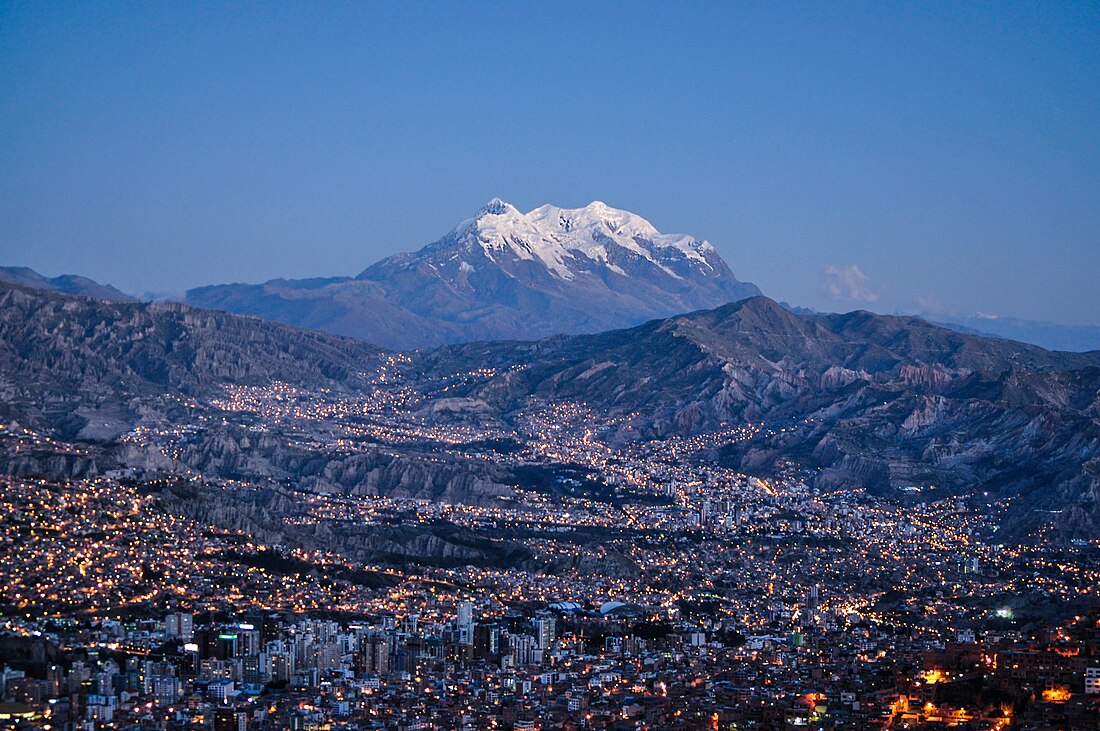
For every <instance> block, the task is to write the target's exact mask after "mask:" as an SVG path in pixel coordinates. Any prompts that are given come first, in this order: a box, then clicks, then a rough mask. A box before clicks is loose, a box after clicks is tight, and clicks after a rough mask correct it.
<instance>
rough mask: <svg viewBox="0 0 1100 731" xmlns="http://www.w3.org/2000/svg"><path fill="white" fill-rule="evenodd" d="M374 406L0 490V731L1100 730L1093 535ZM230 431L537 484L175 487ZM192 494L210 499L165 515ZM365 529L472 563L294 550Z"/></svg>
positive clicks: (298, 400) (536, 426)
mask: <svg viewBox="0 0 1100 731" xmlns="http://www.w3.org/2000/svg"><path fill="white" fill-rule="evenodd" d="M395 365H399V364H396V363H395ZM463 377H466V375H465V374H464V375H463V376H459V377H456V378H463ZM387 382H388V383H387ZM378 384H379V387H378V388H377V389H376V390H374V391H373V392H371V393H370V394H369V395H367V396H353V395H347V394H337V393H332V392H325V391H304V390H301V389H295V388H292V387H290V386H288V385H286V384H278V383H277V384H273V385H272V386H270V387H267V388H259V387H247V388H238V387H230V388H228V389H227V390H226V392H225V395H224V396H223V397H219V398H217V399H214V400H213V402H212V404H211V406H212V407H213V410H211V409H209V408H206V407H203V406H202V405H201V404H198V403H195V404H190V405H188V408H189V409H190V410H191V411H192V412H193V417H192V418H191V419H190V420H182V421H176V422H174V423H172V424H167V423H165V424H157V423H155V422H150V423H148V424H144V425H142V426H140V427H139V428H136V429H134V430H133V431H131V432H130V433H128V434H125V435H122V436H121V437H120V441H121V442H123V443H129V444H135V445H142V446H143V448H155V449H156V450H158V451H159V452H160V453H161V454H162V455H163V456H164V458H165V462H164V463H163V466H161V467H158V468H156V469H127V470H121V471H120V470H116V471H114V472H111V473H110V474H104V475H103V476H100V477H97V478H93V479H83V480H75V481H67V482H58V481H47V480H41V479H17V478H9V479H6V480H5V481H3V483H2V484H0V511H2V514H3V515H4V524H3V525H4V533H3V536H2V539H3V544H4V550H3V553H4V555H5V556H6V557H7V560H6V561H5V562H4V563H3V565H0V587H2V593H3V594H2V595H3V601H4V605H3V609H4V620H3V621H4V625H3V638H2V641H0V647H3V648H4V656H5V658H8V662H9V664H8V665H7V666H6V667H5V668H4V670H3V673H4V675H3V688H4V699H5V704H4V705H3V706H2V707H0V708H2V711H0V712H2V714H3V715H4V718H6V719H7V722H8V723H10V724H12V725H16V726H18V727H20V728H43V729H45V728H74V729H75V728H80V729H88V730H89V731H92V730H94V729H100V728H123V729H125V728H135V729H138V728H140V729H190V728H203V727H206V728H214V729H217V730H218V731H220V730H221V729H229V728H232V729H235V730H236V729H283V728H287V729H325V728H348V729H354V728H359V729H370V728H376V729H480V728H501V729H547V730H550V729H584V728H590V729H611V728H613V729H665V728H668V729H711V728H720V729H751V728H759V729H771V728H796V727H807V728H811V727H812V728H822V729H842V728H851V729H857V728H940V727H944V726H956V727H961V728H976V729H1003V728H1035V729H1039V728H1059V727H1070V726H1072V727H1075V728H1091V727H1095V725H1096V724H1097V723H1100V713H1098V711H1100V694H1098V684H1100V612H1098V611H1097V609H1096V607H1097V605H1100V540H1098V541H1092V542H1087V541H1075V542H1073V543H1070V544H1065V543H1064V542H1062V543H1059V542H1055V541H1043V540H1042V537H1041V536H1039V540H1037V541H1034V542H1031V543H1029V544H1027V545H1003V544H1001V543H999V542H998V541H997V531H998V528H999V525H998V515H1000V514H1001V513H1002V512H1003V511H1004V510H1005V509H1006V508H1007V507H1008V506H1007V505H1006V504H1004V503H1003V502H1002V501H993V500H987V499H982V498H980V497H978V498H974V497H969V498H968V497H961V496H954V495H949V494H942V495H941V494H940V493H941V492H942V490H938V489H937V487H936V486H935V485H913V486H912V487H910V488H908V489H907V490H905V491H904V492H903V494H902V495H901V496H900V497H898V496H895V497H891V498H889V499H887V498H880V497H876V496H874V495H872V494H870V493H868V492H867V491H864V490H857V489H851V490H844V489H836V490H830V491H822V490H819V489H814V488H811V487H809V480H808V479H807V478H808V477H809V475H808V473H806V472H805V471H803V470H801V469H800V468H799V466H798V465H796V464H793V463H790V464H788V465H787V466H786V467H785V468H784V470H783V471H782V472H781V474H778V475H773V476H771V477H769V478H764V477H758V476H754V475H750V474H744V473H742V472H739V471H736V470H734V469H731V468H729V467H725V466H722V465H721V464H720V462H719V461H716V460H714V459H713V458H712V457H713V455H714V450H715V449H716V448H720V447H721V446H722V445H724V444H728V443H730V442H733V441H736V440H746V439H753V438H755V437H757V436H759V435H761V434H764V433H767V432H772V433H774V432H775V431H776V430H793V429H798V428H800V426H801V425H800V424H798V423H789V424H783V425H767V424H764V423H757V424H747V425H742V426H736V427H729V428H724V429H722V430H720V431H718V432H710V433H705V434H699V435H696V436H693V437H669V438H666V439H658V440H633V441H620V440H617V439H616V438H615V435H616V434H617V433H621V430H622V429H624V428H629V425H630V424H629V422H630V419H629V418H626V419H623V418H619V419H613V420H606V419H601V417H600V416H599V415H598V414H597V413H595V412H593V411H592V410H591V409H589V408H587V407H585V406H584V405H583V404H576V403H572V404H569V403H565V404H563V403H557V404H538V403H534V402H533V403H532V404H531V405H530V407H529V408H528V409H526V410H525V411H524V412H522V413H521V414H519V415H518V416H517V417H516V418H515V419H514V420H513V421H512V423H511V425H509V424H504V423H498V422H494V421H492V420H486V424H485V425H478V424H477V423H476V420H472V419H468V418H464V417H462V416H461V414H459V416H458V417H457V418H456V417H455V416H454V414H449V415H448V417H447V418H442V419H441V418H438V415H437V414H436V415H430V414H426V413H425V412H424V411H423V409H422V405H421V404H422V399H421V397H420V395H419V392H417V391H414V390H412V389H408V388H406V387H405V386H404V385H402V383H401V378H400V377H399V376H398V375H396V374H395V373H394V372H387V367H386V366H382V367H381V368H380V375H379V378H378ZM435 387H436V388H438V389H440V390H441V391H445V390H446V389H448V388H449V387H450V383H441V384H436V385H435ZM452 406H453V407H454V408H460V407H464V406H468V405H467V404H453V405H452ZM227 419H228V420H230V421H233V422H235V423H238V424H241V425H244V428H245V433H247V434H251V435H252V438H253V439H261V438H272V439H276V440H285V441H286V442H287V443H293V444H294V445H296V446H297V447H298V448H304V449H308V450H312V451H317V452H326V451H327V452H331V453H339V454H345V455H346V454H349V453H355V452H357V451H363V450H373V449H379V448H381V449H386V448H387V445H389V447H388V448H392V449H398V450H400V449H401V448H402V447H408V446H409V445H413V446H417V445H420V446H423V445H425V444H427V445H431V452H432V453H434V454H437V455H439V456H438V458H439V459H454V458H458V457H461V458H463V459H470V460H477V461H480V462H485V463H488V464H491V465H494V466H498V467H501V466H503V467H507V468H508V469H509V470H513V471H514V473H515V474H516V475H519V476H520V477H521V478H523V479H519V480H517V482H516V484H515V485H514V488H513V489H512V490H511V491H509V492H507V493H505V494H499V495H495V496H493V497H492V499H487V500H482V501H476V502H469V503H464V502H445V501H435V500H428V499H418V498H413V497H397V496H393V495H389V496H384V495H370V494H363V495H349V494H346V493H343V492H338V491H318V490H317V489H305V488H303V487H302V486H296V485H294V484H292V483H287V482H285V481H281V480H279V479H278V478H277V477H276V476H272V477H270V478H269V479H267V480H262V479H257V478H256V477H255V476H253V477H252V478H249V479H243V478H242V479H225V478H217V477H213V476H209V475H203V474H201V473H200V472H198V471H197V470H196V469H194V468H192V467H190V466H189V465H188V462H187V459H188V454H189V452H188V449H189V445H190V444H193V443H194V442H195V441H196V440H197V439H198V438H199V436H200V435H201V434H202V433H204V431H206V430H209V429H212V428H216V427H217V426H218V425H220V424H222V423H223V422H224V421H225V420H227ZM2 438H3V440H4V446H5V449H7V450H10V451H13V452H17V451H19V450H23V451H29V452H39V453H64V452H66V451H68V450H73V449H79V447H75V446H73V445H69V444H64V443H61V442H58V441H56V440H52V439H50V438H48V437H45V436H41V435H37V434H35V433H33V432H31V431H29V430H27V429H25V428H21V427H18V425H10V426H8V427H6V429H5V431H4V436H3V437H2ZM244 438H247V437H244ZM380 445H381V446H380ZM181 489H187V490H192V491H195V492H194V494H196V495H201V499H196V500H190V501H184V500H180V499H179V498H178V492H179V491H180V490H181ZM188 494H191V493H188ZM272 494H278V495H280V496H282V497H289V498H290V499H292V501H293V506H294V508H293V509H290V510H282V511H279V512H276V513H274V515H276V516H277V521H275V522H268V523H267V524H265V525H264V531H265V532H261V533H260V534H257V533H256V532H254V531H250V530H249V529H248V525H247V523H245V522H242V521H241V519H240V518H239V517H237V518H233V517H231V518H225V517H224V516H223V515H222V513H220V512H217V511H214V512H209V513H201V511H199V512H196V509H195V508H194V507H193V505H194V503H195V502H201V503H203V504H208V505H214V506H219V505H221V506H224V505H239V504H249V501H256V503H257V504H259V503H260V502H263V503H264V504H267V503H270V502H271V501H272V497H271V496H272ZM265 515H268V517H269V519H270V515H271V514H267V513H265ZM211 516H214V517H213V518H212V517H211ZM218 516H222V517H218ZM234 522H236V523H239V525H234ZM372 528H374V529H380V528H385V529H386V530H390V531H394V530H404V531H420V532H424V531H427V533H425V535H433V536H439V535H446V536H450V535H452V533H453V532H461V533H459V534H458V535H459V536H460V537H459V538H451V539H450V540H452V541H454V542H455V543H457V544H461V543H462V541H464V540H465V541H467V542H468V543H470V544H471V545H473V544H475V543H476V544H478V545H482V544H483V545H482V547H483V548H485V547H487V548H486V550H488V551H489V553H486V554H483V555H482V554H479V555H481V556H482V558H478V559H469V558H465V557H463V555H462V554H461V553H454V552H453V550H452V549H453V545H454V544H447V545H450V546H451V547H452V548H451V549H444V550H443V551H442V552H436V553H432V552H431V551H427V552H426V553H424V554H422V555H414V554H408V555H401V556H398V555H394V554H392V553H386V552H384V551H383V552H375V553H373V554H370V556H371V557H372V559H373V560H369V561H368V560H363V559H364V555H363V554H355V553H353V552H351V551H349V550H345V547H344V545H343V544H342V543H341V542H340V541H333V542H330V543H328V544H325V542H324V541H322V542H320V543H316V544H309V543H308V541H305V540H304V539H303V540H301V541H299V543H298V545H291V544H290V543H289V542H288V541H291V540H293V537H294V536H303V535H317V536H332V535H344V534H343V533H341V531H347V530H352V529H361V530H370V529H372ZM347 535H351V534H347ZM417 535H421V534H420V533H417ZM462 536H465V537H464V538H463V537H462ZM449 551H450V552H451V555H450V556H449V555H448V552H449ZM494 551H495V552H494ZM484 556H490V557H491V560H484ZM1059 719H1061V720H1059ZM1044 724H1045V725H1044ZM1052 724H1053V725H1052ZM1059 724H1062V725H1059ZM1089 724H1093V725H1092V726H1090V725H1089Z"/></svg>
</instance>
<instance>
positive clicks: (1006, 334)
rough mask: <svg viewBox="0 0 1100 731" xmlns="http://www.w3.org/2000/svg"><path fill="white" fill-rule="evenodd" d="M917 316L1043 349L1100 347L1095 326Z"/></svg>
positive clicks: (985, 317) (955, 327)
mask: <svg viewBox="0 0 1100 731" xmlns="http://www.w3.org/2000/svg"><path fill="white" fill-rule="evenodd" d="M921 317H924V318H925V319H926V320H929V321H931V322H935V323H937V324H940V325H943V326H944V327H949V328H951V329H952V330H958V331H959V332H969V333H976V334H979V335H992V336H994V337H998V338H1008V339H1009V340H1019V341H1020V342H1024V343H1033V344H1035V345H1039V346H1041V347H1044V348H1046V349H1047V350H1071V351H1076V352H1079V353H1080V352H1084V351H1087V350H1100V327H1097V326H1095V325H1059V324H1056V323H1053V322H1040V321H1037V320H1021V319H1019V318H1016V317H992V316H989V315H971V316H963V315H921Z"/></svg>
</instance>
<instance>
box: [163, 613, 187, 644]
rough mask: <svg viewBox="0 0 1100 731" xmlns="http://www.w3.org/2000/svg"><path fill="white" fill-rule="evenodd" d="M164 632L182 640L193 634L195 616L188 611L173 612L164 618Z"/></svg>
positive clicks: (185, 640)
mask: <svg viewBox="0 0 1100 731" xmlns="http://www.w3.org/2000/svg"><path fill="white" fill-rule="evenodd" d="M164 633H165V634H167V635H168V636H169V637H174V638H176V639H178V640H182V641H183V642H190V641H191V639H192V638H193V637H194V636H195V618H194V615H192V614H190V613H188V612H173V613H172V614H169V615H168V616H167V617H165V618H164Z"/></svg>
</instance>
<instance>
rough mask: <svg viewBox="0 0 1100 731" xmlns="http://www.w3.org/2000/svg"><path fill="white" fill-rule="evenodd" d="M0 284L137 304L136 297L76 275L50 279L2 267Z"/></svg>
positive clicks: (37, 274)
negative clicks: (5, 283)
mask: <svg viewBox="0 0 1100 731" xmlns="http://www.w3.org/2000/svg"><path fill="white" fill-rule="evenodd" d="M0 282H7V283H9V284H19V285H22V286H24V287H31V288H32V289H41V290H45V291H48V292H61V293H62V294H69V295H75V296H78V297H91V298H93V299H101V300H108V301H110V302H137V298H136V297H131V296H130V295H128V294H126V293H125V292H122V291H120V290H118V289H115V288H114V287H112V286H111V285H109V284H100V283H99V282H97V281H95V280H93V279H89V278H88V277H82V276H80V275H78V274H62V275H60V276H57V277H52V278H51V277H46V276H44V275H42V274H39V273H38V272H36V271H35V270H34V269H31V268H30V267H20V266H3V267H0Z"/></svg>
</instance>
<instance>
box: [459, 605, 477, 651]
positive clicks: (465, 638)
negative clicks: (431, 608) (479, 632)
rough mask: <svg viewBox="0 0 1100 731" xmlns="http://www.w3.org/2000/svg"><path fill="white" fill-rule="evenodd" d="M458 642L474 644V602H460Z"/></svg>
mask: <svg viewBox="0 0 1100 731" xmlns="http://www.w3.org/2000/svg"><path fill="white" fill-rule="evenodd" d="M457 629H458V642H459V643H460V644H463V645H472V644H473V642H474V605H473V603H472V602H459V604H458V622H457Z"/></svg>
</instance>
